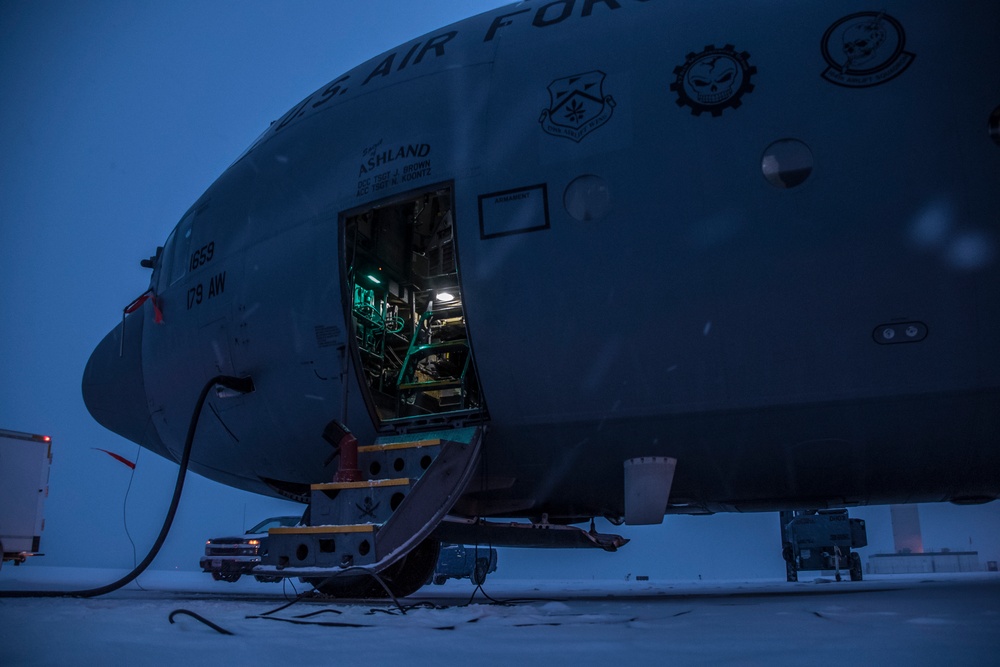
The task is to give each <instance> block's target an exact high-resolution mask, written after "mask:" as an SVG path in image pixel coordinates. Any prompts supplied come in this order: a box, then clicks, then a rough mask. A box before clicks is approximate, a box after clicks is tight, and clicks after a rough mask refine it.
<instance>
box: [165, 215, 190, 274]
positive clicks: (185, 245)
mask: <svg viewBox="0 0 1000 667" xmlns="http://www.w3.org/2000/svg"><path fill="white" fill-rule="evenodd" d="M193 223H194V211H191V212H189V213H188V214H187V215H186V216H184V219H183V220H181V224H179V225H177V231H176V232H175V233H174V239H173V240H174V249H173V250H174V252H173V255H172V257H171V260H170V284H171V285H173V284H174V283H176V282H177V281H178V280H180V279H181V278H183V277H184V276H185V275H186V274H187V266H188V255H189V254H190V250H191V235H192V234H193V233H194V228H193V227H194V225H193Z"/></svg>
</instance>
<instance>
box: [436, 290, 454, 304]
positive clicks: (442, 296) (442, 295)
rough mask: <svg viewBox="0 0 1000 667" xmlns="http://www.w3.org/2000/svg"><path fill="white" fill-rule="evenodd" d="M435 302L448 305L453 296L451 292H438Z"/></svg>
mask: <svg viewBox="0 0 1000 667" xmlns="http://www.w3.org/2000/svg"><path fill="white" fill-rule="evenodd" d="M437 300H438V301H440V302H441V303H448V302H449V301H454V300H455V295H454V294H452V293H451V292H438V293H437Z"/></svg>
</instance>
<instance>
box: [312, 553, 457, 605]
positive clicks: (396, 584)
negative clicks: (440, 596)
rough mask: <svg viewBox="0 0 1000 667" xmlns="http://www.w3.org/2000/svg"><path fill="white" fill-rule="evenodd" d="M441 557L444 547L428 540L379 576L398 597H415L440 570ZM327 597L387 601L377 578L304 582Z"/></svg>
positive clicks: (346, 577) (360, 575)
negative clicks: (437, 568) (435, 572)
mask: <svg viewBox="0 0 1000 667" xmlns="http://www.w3.org/2000/svg"><path fill="white" fill-rule="evenodd" d="M440 553H441V543H440V542H438V541H437V540H432V539H426V540H424V541H423V542H421V543H420V544H419V545H417V547H416V548H414V549H413V551H411V552H410V553H408V554H406V555H405V556H403V557H402V558H401V559H399V560H398V561H396V562H395V563H393V564H392V565H390V566H389V567H387V568H386V569H384V570H382V571H381V572H379V573H378V575H379V577H381V578H382V581H384V582H385V585H386V586H388V587H389V590H390V591H392V594H393V595H395V596H396V597H400V598H401V597H406V596H407V595H410V594H412V593H415V592H416V591H417V590H419V589H420V587H421V586H423V585H424V584H426V583H427V580H428V579H430V578H431V575H432V574H433V573H434V568H435V567H436V566H437V561H438V556H439V555H440ZM303 581H305V582H306V583H308V584H311V585H312V586H314V587H315V588H316V590H318V591H319V592H320V593H323V594H324V595H329V596H330V597H335V598H385V597H388V596H387V595H386V592H385V589H384V588H382V586H380V585H379V583H378V581H376V580H375V578H374V577H371V576H369V575H367V574H364V573H357V574H355V573H353V572H351V573H348V574H345V575H343V576H337V577H333V578H330V579H329V580H327V579H322V578H317V577H309V578H306V579H303Z"/></svg>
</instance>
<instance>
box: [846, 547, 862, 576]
mask: <svg viewBox="0 0 1000 667" xmlns="http://www.w3.org/2000/svg"><path fill="white" fill-rule="evenodd" d="M847 562H848V563H850V564H851V581H861V580H862V579H863V578H864V573H863V572H862V571H861V556H859V555H858V554H857V553H855V552H853V551H852V552H851V555H850V556H849V557H848V561H847Z"/></svg>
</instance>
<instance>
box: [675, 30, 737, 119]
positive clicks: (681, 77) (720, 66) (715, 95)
mask: <svg viewBox="0 0 1000 667" xmlns="http://www.w3.org/2000/svg"><path fill="white" fill-rule="evenodd" d="M749 58H750V54H749V53H747V52H746V51H743V52H742V53H736V49H734V48H733V45H732V44H726V45H725V46H723V47H722V48H721V49H717V48H715V46H714V45H709V46H706V47H705V49H704V50H703V51H702V52H701V53H693V52H692V53H689V54H687V60H686V61H685V63H684V64H683V65H678V66H677V67H675V68H674V74H676V75H677V78H676V79H675V80H674V82H673V83H672V84H670V90H672V91H674V92H675V93H677V106H680V107H682V106H689V107H691V113H692V114H694V115H695V116H700V115H701V114H702V113H704V112H706V111H708V112H710V113H711V114H712V115H713V116H721V115H722V112H723V111H724V110H726V109H730V108H731V109H735V108H737V107H738V106H740V105H741V104H742V103H743V102H742V101H741V99H742V97H743V96H744V95H746V94H747V93H749V92H752V91H753V84H752V83H751V82H750V78H751V77H752V76H753V75H754V74H756V73H757V68H756V67H754V66H752V65H751V64H750V62H749Z"/></svg>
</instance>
